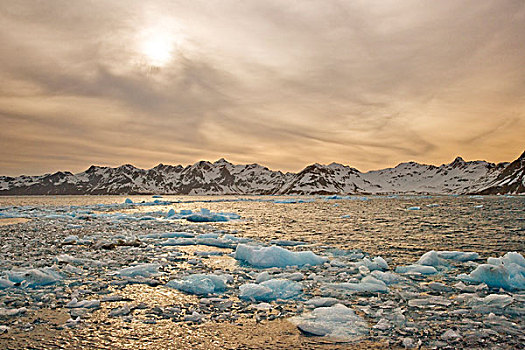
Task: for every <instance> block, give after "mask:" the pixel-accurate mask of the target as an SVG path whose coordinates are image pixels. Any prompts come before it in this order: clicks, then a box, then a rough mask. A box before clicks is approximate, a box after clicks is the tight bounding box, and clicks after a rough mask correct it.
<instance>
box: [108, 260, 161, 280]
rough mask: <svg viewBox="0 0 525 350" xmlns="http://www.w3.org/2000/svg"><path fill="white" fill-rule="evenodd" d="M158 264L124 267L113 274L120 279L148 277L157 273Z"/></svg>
mask: <svg viewBox="0 0 525 350" xmlns="http://www.w3.org/2000/svg"><path fill="white" fill-rule="evenodd" d="M159 267H160V265H159V264H155V263H153V264H140V265H136V266H131V267H126V268H123V269H121V270H118V271H117V272H115V275H117V276H120V277H150V276H152V275H155V274H157V273H158V272H159Z"/></svg>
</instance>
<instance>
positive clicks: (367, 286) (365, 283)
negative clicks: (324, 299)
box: [326, 275, 388, 293]
mask: <svg viewBox="0 0 525 350" xmlns="http://www.w3.org/2000/svg"><path fill="white" fill-rule="evenodd" d="M326 286H327V287H328V288H334V289H343V290H348V291H355V292H369V293H378V292H379V293H388V287H387V286H386V284H385V282H383V281H381V280H378V279H377V278H374V277H373V276H370V275H369V276H366V277H364V278H363V279H362V280H361V281H360V282H359V283H350V282H346V283H329V284H327V285H326Z"/></svg>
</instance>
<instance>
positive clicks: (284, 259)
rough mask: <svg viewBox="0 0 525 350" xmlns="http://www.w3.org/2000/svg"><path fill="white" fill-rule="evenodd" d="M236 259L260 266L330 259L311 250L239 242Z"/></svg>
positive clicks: (299, 264)
mask: <svg viewBox="0 0 525 350" xmlns="http://www.w3.org/2000/svg"><path fill="white" fill-rule="evenodd" d="M235 259H237V260H239V261H242V262H244V263H247V264H249V265H251V266H254V267H258V268H268V267H286V266H304V265H319V264H322V263H324V262H327V261H328V259H327V258H324V257H321V256H319V255H316V254H314V253H313V252H311V251H304V252H292V251H290V250H288V249H285V248H281V247H277V246H271V247H261V246H252V245H246V244H239V245H238V246H237V249H236V250H235Z"/></svg>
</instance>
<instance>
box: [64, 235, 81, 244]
mask: <svg viewBox="0 0 525 350" xmlns="http://www.w3.org/2000/svg"><path fill="white" fill-rule="evenodd" d="M78 239H79V238H78V236H76V235H71V236H67V237H66V238H64V240H63V241H62V244H77V242H78Z"/></svg>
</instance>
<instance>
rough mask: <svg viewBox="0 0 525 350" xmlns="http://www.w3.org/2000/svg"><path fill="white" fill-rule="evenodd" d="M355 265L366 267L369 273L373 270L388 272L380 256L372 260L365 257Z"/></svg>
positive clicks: (386, 265) (385, 263)
mask: <svg viewBox="0 0 525 350" xmlns="http://www.w3.org/2000/svg"><path fill="white" fill-rule="evenodd" d="M355 265H356V266H366V267H367V268H368V269H369V270H370V271H374V270H381V271H384V270H388V264H387V262H386V261H385V259H383V258H382V257H380V256H377V257H375V258H374V259H373V260H370V259H369V258H368V257H366V258H364V259H363V260H361V261H358V262H357V263H355Z"/></svg>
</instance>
